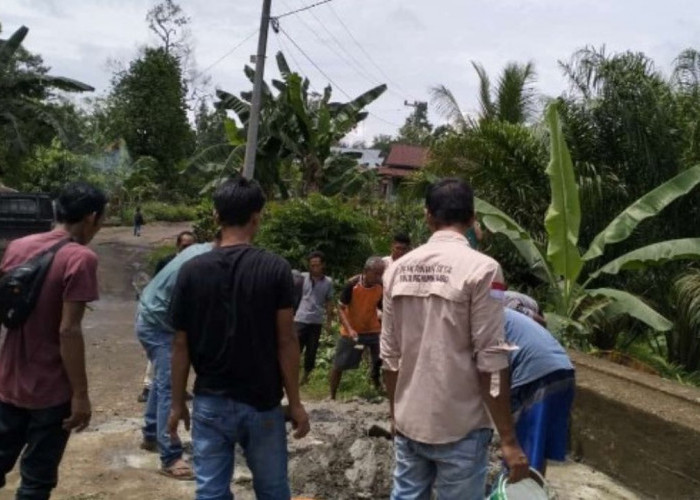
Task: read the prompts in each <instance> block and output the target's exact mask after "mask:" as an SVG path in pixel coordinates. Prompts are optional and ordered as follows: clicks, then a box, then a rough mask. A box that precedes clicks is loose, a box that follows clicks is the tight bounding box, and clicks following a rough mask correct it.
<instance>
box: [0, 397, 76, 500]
mask: <svg viewBox="0 0 700 500" xmlns="http://www.w3.org/2000/svg"><path fill="white" fill-rule="evenodd" d="M70 412H71V408H70V403H65V404H62V405H59V406H53V407H51V408H45V409H42V410H28V409H25V408H18V407H16V406H13V405H10V404H7V403H3V402H0V488H2V487H3V486H5V475H6V474H7V473H8V472H10V471H11V470H12V468H13V467H14V466H15V463H16V462H17V459H18V458H19V456H20V453H21V454H22V459H21V460H20V465H19V471H20V475H21V477H22V481H21V483H20V486H19V489H18V490H17V495H16V498H17V499H18V500H30V499H31V500H39V499H41V500H44V499H48V498H49V497H50V496H51V490H52V489H54V488H55V487H56V484H58V466H59V464H60V463H61V458H62V457H63V452H64V450H65V449H66V444H67V443H68V437H69V436H70V433H69V432H67V431H64V430H63V428H62V427H61V426H62V424H63V420H64V419H66V418H68V417H69V416H70ZM23 449H24V452H22V450H23Z"/></svg>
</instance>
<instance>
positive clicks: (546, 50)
mask: <svg viewBox="0 0 700 500" xmlns="http://www.w3.org/2000/svg"><path fill="white" fill-rule="evenodd" d="M0 2H1V5H2V10H1V11H0V16H2V17H1V18H0V21H2V23H3V30H4V33H5V35H6V34H7V33H8V32H11V31H14V30H15V29H16V28H18V27H19V26H20V25H22V24H25V25H27V26H29V28H30V30H31V31H30V33H29V36H28V38H27V47H28V48H29V49H30V50H32V51H34V52H37V53H39V54H41V55H42V56H43V57H44V60H45V61H46V64H47V65H49V66H52V67H53V71H54V73H56V74H61V75H65V76H71V77H74V78H77V79H80V80H83V81H85V82H88V83H91V84H92V85H95V86H96V87H97V88H98V91H101V92H104V91H105V90H107V89H108V85H109V80H110V72H109V70H108V69H107V68H106V65H105V63H106V61H107V59H108V58H116V59H119V60H122V61H124V62H128V61H129V60H130V59H131V58H133V57H134V56H135V55H136V54H137V51H138V48H139V47H140V46H143V45H145V44H149V43H151V44H152V43H155V39H154V37H153V36H152V35H151V34H149V31H148V28H147V25H146V22H145V16H146V12H147V10H148V8H149V6H151V5H153V3H155V0H150V1H148V2H145V1H143V0H90V1H85V0H60V1H58V0H0ZM179 3H180V5H181V6H182V8H183V10H184V11H185V12H186V13H187V15H189V16H190V18H191V19H192V23H191V32H192V38H193V40H194V42H195V57H196V59H197V62H198V65H199V68H205V67H206V66H208V65H210V64H211V63H213V62H214V61H216V60H217V59H219V58H220V57H221V56H222V55H224V54H226V53H227V52H228V51H230V50H231V49H232V48H233V47H234V46H236V45H237V44H238V43H239V42H240V41H241V40H243V39H244V38H245V37H246V36H247V35H249V34H250V33H254V32H255V31H256V30H257V28H258V26H259V22H260V2H253V1H241V0H237V1H233V2H232V1H230V0H208V1H206V2H205V1H201V0H180V2H179ZM311 3H313V1H312V0H275V1H274V2H273V14H277V15H278V14H280V13H283V12H286V11H289V10H293V9H294V8H298V7H300V6H303V5H309V4H311ZM696 11H697V8H696V6H695V5H694V2H690V1H688V0H666V1H664V2H658V1H655V0H617V1H615V2H611V1H605V0H586V1H584V0H566V1H563V0H471V1H469V2H465V1H464V0H437V1H433V2H431V3H426V2H425V0H381V1H378V0H334V1H333V2H332V3H330V4H326V5H321V6H318V7H315V8H314V9H313V11H312V12H303V13H299V14H295V15H293V16H288V17H285V18H283V19H282V20H281V24H282V27H283V28H284V30H285V31H286V32H287V33H288V34H289V36H291V37H292V38H293V39H294V41H295V42H296V43H297V44H298V45H299V46H300V47H301V48H302V49H303V50H304V52H305V53H306V55H307V56H308V57H309V58H311V59H312V60H313V62H314V63H315V64H316V65H317V66H318V67H320V68H321V69H322V70H323V72H324V73H326V74H327V75H328V76H329V77H330V78H331V79H332V80H333V81H334V82H335V84H336V85H334V92H335V93H337V98H338V99H341V98H343V95H342V93H340V91H339V88H338V86H340V87H342V88H343V90H345V91H346V92H347V93H348V94H349V95H351V96H353V97H354V96H355V95H358V94H359V93H361V92H363V91H365V90H367V89H369V88H370V87H372V86H374V85H376V84H378V83H387V84H388V85H389V88H390V91H389V92H386V93H385V94H384V95H383V96H382V97H381V98H380V99H379V100H377V101H376V102H375V103H373V104H372V105H371V106H370V108H369V109H370V111H371V112H372V115H370V116H369V117H368V119H367V120H366V122H365V123H364V124H363V125H362V127H361V129H360V130H359V131H358V134H364V137H365V138H366V139H368V140H371V137H372V136H373V135H376V134H379V133H387V132H389V133H393V132H395V130H396V128H397V125H399V126H400V125H401V124H403V122H404V120H405V118H406V116H407V115H408V114H409V113H410V111H411V109H410V108H407V107H405V106H404V105H403V101H404V100H406V99H407V100H428V97H429V96H428V88H429V87H430V86H432V85H435V84H445V85H446V86H447V87H449V88H450V89H451V90H452V91H453V92H454V93H455V95H456V97H457V99H458V100H459V101H460V104H461V105H462V108H463V109H466V110H475V109H476V108H477V106H478V104H477V87H476V75H475V74H474V71H473V70H472V69H471V67H470V65H469V61H470V60H476V61H479V62H481V63H482V64H483V65H484V67H485V68H486V70H487V71H488V72H489V74H490V75H493V77H494V78H495V77H496V76H497V75H498V73H499V72H500V71H501V70H502V68H503V66H504V65H505V64H506V63H507V62H508V61H519V62H525V61H529V60H531V61H533V62H534V64H535V67H536V69H537V73H538V77H539V78H538V82H537V88H538V90H539V91H540V92H541V93H542V94H545V95H558V94H560V93H561V92H563V91H565V90H566V89H567V82H566V80H565V79H564V77H563V76H562V74H561V71H560V69H559V68H558V65H557V61H558V60H560V59H561V60H568V59H569V58H570V56H571V54H572V53H573V52H574V51H575V50H577V49H579V48H581V47H583V46H585V45H593V46H596V47H597V46H600V45H602V44H606V46H607V48H608V51H609V52H615V51H622V50H627V49H632V50H637V51H643V52H645V53H647V54H648V55H649V56H650V57H652V58H653V59H654V60H655V61H656V64H657V67H658V68H659V69H660V70H662V71H664V72H665V73H666V74H668V73H669V72H670V65H671V63H672V61H673V58H674V57H675V56H676V55H677V54H678V53H679V52H680V51H681V50H682V49H684V48H686V47H689V46H693V45H694V44H696V45H697V40H698V38H697V34H698V31H699V28H700V18H698V16H697V12H696ZM338 18H340V19H342V21H343V23H344V25H345V27H344V26H343V25H342V24H341V23H340V22H339V20H338ZM346 28H347V30H349V31H350V32H351V33H352V37H351V36H350V35H349V34H348V33H347V31H346ZM326 30H328V31H330V33H332V34H333V36H331V35H329V34H328V32H327V31H326ZM353 37H354V38H355V40H356V41H357V42H359V44H360V45H361V47H362V49H361V48H360V47H358V45H357V43H355V40H353ZM256 42H257V40H256V37H253V38H251V39H250V40H249V41H248V42H246V43H245V44H244V45H242V46H241V47H240V48H239V49H237V50H236V51H234V52H233V53H232V54H230V55H229V56H228V57H226V58H225V59H223V60H222V61H221V62H220V63H218V64H216V65H215V66H214V67H213V68H211V70H210V71H209V72H208V73H209V74H210V75H211V78H212V85H213V86H218V87H221V88H224V89H226V90H229V91H231V92H240V91H241V90H248V89H249V88H250V82H249V81H248V80H247V79H246V78H245V76H244V75H243V73H242V71H241V70H242V68H243V66H244V65H245V64H247V63H248V61H249V57H250V55H251V54H253V53H254V52H255V47H256ZM268 47H269V52H270V54H271V55H272V54H274V53H275V52H276V51H277V50H280V49H282V50H284V52H285V53H286V54H287V56H288V57H287V58H288V60H289V62H290V64H293V65H294V66H295V67H297V68H298V69H299V71H301V72H302V73H304V74H305V75H307V76H309V78H310V79H311V82H312V85H313V86H314V88H317V89H322V88H323V87H325V85H326V84H327V83H328V79H327V78H326V76H324V75H323V74H321V73H320V72H319V71H318V70H317V69H316V68H315V67H314V65H313V64H311V63H310V62H309V61H308V60H307V58H306V56H304V55H303V54H301V53H300V52H299V51H297V50H296V49H295V48H294V46H293V44H292V43H291V42H290V41H289V40H288V39H286V38H285V37H284V36H283V35H280V36H276V35H274V34H272V33H271V34H270V37H269V46H268ZM363 49H364V50H363ZM365 52H367V53H368V54H369V57H368V56H367V55H366V54H365ZM348 53H349V54H352V57H351V56H349V55H348ZM294 60H296V62H294ZM268 62H269V64H268V65H267V69H266V74H267V76H268V77H274V76H276V74H277V71H276V65H275V63H274V59H273V58H270V59H268ZM377 66H379V68H377ZM387 77H388V78H387ZM430 118H431V121H432V122H433V123H440V122H441V119H440V117H438V116H435V115H434V114H431V116H430ZM387 122H388V123H387Z"/></svg>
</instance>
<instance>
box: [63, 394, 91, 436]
mask: <svg viewBox="0 0 700 500" xmlns="http://www.w3.org/2000/svg"><path fill="white" fill-rule="evenodd" d="M91 417H92V409H91V406H90V398H89V397H88V395H87V394H85V395H74V396H73V399H71V402H70V417H68V418H67V419H65V420H64V421H63V429H64V430H66V431H73V430H74V431H75V432H80V431H83V430H85V429H86V428H87V426H88V425H90V418H91Z"/></svg>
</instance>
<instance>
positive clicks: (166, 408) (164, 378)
mask: <svg viewBox="0 0 700 500" xmlns="http://www.w3.org/2000/svg"><path fill="white" fill-rule="evenodd" d="M136 336H137V337H138V339H139V341H140V342H141V345H143V348H144V349H145V350H146V355H147V356H148V359H149V361H151V363H153V383H152V384H151V390H150V392H149V393H148V402H147V403H146V411H145V412H144V415H143V419H144V424H145V425H144V426H143V438H144V439H145V440H147V441H158V449H159V450H160V461H161V464H162V465H163V466H164V467H167V466H169V465H171V464H172V463H173V462H174V461H175V460H177V459H179V458H182V443H181V442H180V441H179V440H178V441H172V440H171V439H170V434H169V433H168V416H169V415H170V404H171V401H172V386H171V381H170V372H171V370H170V360H171V358H172V354H173V334H172V333H170V332H167V331H164V330H163V329H161V328H158V327H154V326H151V325H149V324H147V323H145V322H143V321H142V320H141V319H140V318H137V319H136Z"/></svg>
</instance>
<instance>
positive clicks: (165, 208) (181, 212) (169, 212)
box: [120, 201, 197, 226]
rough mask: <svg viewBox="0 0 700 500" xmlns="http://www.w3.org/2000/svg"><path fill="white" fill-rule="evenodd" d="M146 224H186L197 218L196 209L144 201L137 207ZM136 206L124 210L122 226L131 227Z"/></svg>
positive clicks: (183, 205)
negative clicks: (156, 222) (157, 222)
mask: <svg viewBox="0 0 700 500" xmlns="http://www.w3.org/2000/svg"><path fill="white" fill-rule="evenodd" d="M139 206H140V207H141V212H142V213H143V218H144V219H145V221H146V224H148V223H149V222H154V221H161V222H186V221H191V220H194V219H196V218H197V207H195V206H190V205H185V204H170V203H164V202H162V201H146V202H144V203H142V204H141V205H139ZM135 211H136V206H131V207H128V208H125V209H124V210H123V211H122V213H121V214H120V215H121V218H122V224H124V225H127V226H128V225H131V224H133V221H134V212H135Z"/></svg>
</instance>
